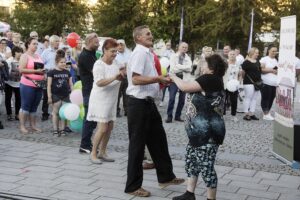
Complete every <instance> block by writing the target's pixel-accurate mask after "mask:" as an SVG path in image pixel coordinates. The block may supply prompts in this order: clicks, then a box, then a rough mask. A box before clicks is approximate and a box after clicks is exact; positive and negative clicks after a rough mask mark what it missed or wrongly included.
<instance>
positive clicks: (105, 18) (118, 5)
mask: <svg viewBox="0 0 300 200" xmlns="http://www.w3.org/2000/svg"><path fill="white" fill-rule="evenodd" d="M92 16H93V19H94V23H93V29H94V30H95V31H96V32H97V33H98V34H99V35H100V36H103V37H113V38H116V39H118V38H122V39H124V40H125V41H126V43H127V45H129V46H132V45H133V43H134V42H133V38H132V30H133V29H134V28H135V27H136V26H139V25H144V24H146V18H147V3H141V2H140V1H136V0H126V1H119V0H99V1H98V4H97V6H96V7H95V9H94V10H93V11H92Z"/></svg>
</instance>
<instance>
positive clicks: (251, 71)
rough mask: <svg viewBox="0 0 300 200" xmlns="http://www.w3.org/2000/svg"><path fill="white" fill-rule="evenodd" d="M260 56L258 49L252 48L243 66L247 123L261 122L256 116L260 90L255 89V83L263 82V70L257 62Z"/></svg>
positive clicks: (244, 104)
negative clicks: (251, 121) (252, 121)
mask: <svg viewBox="0 0 300 200" xmlns="http://www.w3.org/2000/svg"><path fill="white" fill-rule="evenodd" d="M258 55H259V50H258V49H257V48H256V47H252V48H251V49H250V50H249V52H248V55H247V57H246V59H245V61H244V62H243V64H242V69H243V73H244V81H243V85H244V91H245V99H244V102H243V106H244V113H245V116H244V117H243V119H244V120H246V121H250V120H259V119H258V117H256V116H255V109H256V99H257V97H258V95H259V90H256V89H255V87H254V82H258V81H261V68H260V63H259V62H258V60H257V58H258Z"/></svg>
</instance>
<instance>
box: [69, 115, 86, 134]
mask: <svg viewBox="0 0 300 200" xmlns="http://www.w3.org/2000/svg"><path fill="white" fill-rule="evenodd" d="M82 126H83V121H82V119H81V118H80V117H78V119H76V120H73V121H70V128H71V130H72V131H74V132H77V133H79V132H81V131H82Z"/></svg>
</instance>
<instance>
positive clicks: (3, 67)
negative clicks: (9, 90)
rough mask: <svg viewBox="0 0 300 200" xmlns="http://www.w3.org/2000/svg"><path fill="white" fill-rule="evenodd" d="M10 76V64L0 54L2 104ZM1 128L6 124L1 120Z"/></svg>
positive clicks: (0, 99) (0, 100)
mask: <svg viewBox="0 0 300 200" xmlns="http://www.w3.org/2000/svg"><path fill="white" fill-rule="evenodd" d="M8 76H9V69H8V64H7V62H6V61H5V60H4V58H2V56H1V54H0V106H1V104H2V102H3V99H4V89H5V81H7V80H8ZM0 129H4V126H3V124H2V122H1V121H0Z"/></svg>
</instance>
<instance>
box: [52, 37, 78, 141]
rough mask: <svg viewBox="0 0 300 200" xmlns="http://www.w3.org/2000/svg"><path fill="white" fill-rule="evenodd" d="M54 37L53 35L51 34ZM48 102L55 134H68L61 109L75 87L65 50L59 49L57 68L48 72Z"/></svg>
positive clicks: (56, 61) (56, 60) (56, 59)
mask: <svg viewBox="0 0 300 200" xmlns="http://www.w3.org/2000/svg"><path fill="white" fill-rule="evenodd" d="M51 37H52V36H51ZM47 77H48V78H47V79H48V81H47V95H48V98H47V99H48V103H49V104H51V105H52V123H53V135H54V136H58V137H60V136H61V135H63V136H64V135H66V132H65V124H66V121H65V120H60V118H59V109H60V107H61V106H62V105H63V104H64V103H68V102H70V97H69V96H70V92H71V90H72V87H73V83H72V77H71V74H70V72H69V70H68V68H67V65H66V58H65V52H64V51H63V50H57V51H56V55H55V68H54V69H52V70H50V71H49V72H48V74H47Z"/></svg>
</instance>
